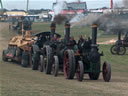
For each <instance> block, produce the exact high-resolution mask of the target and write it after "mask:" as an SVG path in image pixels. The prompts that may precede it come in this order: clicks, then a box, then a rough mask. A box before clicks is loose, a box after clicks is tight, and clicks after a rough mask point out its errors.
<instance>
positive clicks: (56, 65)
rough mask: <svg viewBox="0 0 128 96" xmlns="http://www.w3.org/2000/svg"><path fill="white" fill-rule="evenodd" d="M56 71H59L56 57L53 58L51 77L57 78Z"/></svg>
mask: <svg viewBox="0 0 128 96" xmlns="http://www.w3.org/2000/svg"><path fill="white" fill-rule="evenodd" d="M58 71H59V59H58V56H54V58H53V64H52V73H53V75H54V76H57V75H58Z"/></svg>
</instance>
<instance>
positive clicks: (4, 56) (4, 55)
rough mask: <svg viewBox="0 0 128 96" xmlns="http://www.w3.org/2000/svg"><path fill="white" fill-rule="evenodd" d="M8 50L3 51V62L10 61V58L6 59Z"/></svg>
mask: <svg viewBox="0 0 128 96" xmlns="http://www.w3.org/2000/svg"><path fill="white" fill-rule="evenodd" d="M6 53H7V52H6V50H3V53H2V60H3V61H8V58H7V57H6Z"/></svg>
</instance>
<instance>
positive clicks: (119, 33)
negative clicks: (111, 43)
mask: <svg viewBox="0 0 128 96" xmlns="http://www.w3.org/2000/svg"><path fill="white" fill-rule="evenodd" d="M118 40H119V41H120V40H121V32H120V31H119V32H118Z"/></svg>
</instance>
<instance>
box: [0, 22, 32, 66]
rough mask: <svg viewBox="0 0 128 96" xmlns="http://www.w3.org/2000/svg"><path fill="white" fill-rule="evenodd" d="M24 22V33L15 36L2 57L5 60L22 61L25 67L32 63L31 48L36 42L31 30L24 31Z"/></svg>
mask: <svg viewBox="0 0 128 96" xmlns="http://www.w3.org/2000/svg"><path fill="white" fill-rule="evenodd" d="M23 26H24V24H23V23H22V35H21V36H14V37H13V38H12V39H11V40H10V41H9V44H8V48H7V49H6V50H3V54H2V59H3V61H8V59H11V60H12V61H17V62H21V65H22V66H23V67H27V66H29V65H31V63H32V62H31V61H32V60H31V50H32V44H33V43H34V37H33V36H31V34H30V30H27V31H24V28H23Z"/></svg>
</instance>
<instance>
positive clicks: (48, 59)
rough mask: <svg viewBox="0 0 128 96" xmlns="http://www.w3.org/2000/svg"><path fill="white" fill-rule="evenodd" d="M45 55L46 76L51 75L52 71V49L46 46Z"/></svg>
mask: <svg viewBox="0 0 128 96" xmlns="http://www.w3.org/2000/svg"><path fill="white" fill-rule="evenodd" d="M45 51H46V55H45V57H44V60H45V61H44V62H45V63H44V71H45V73H46V74H51V71H52V48H51V47H50V46H46V50H45Z"/></svg>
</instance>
